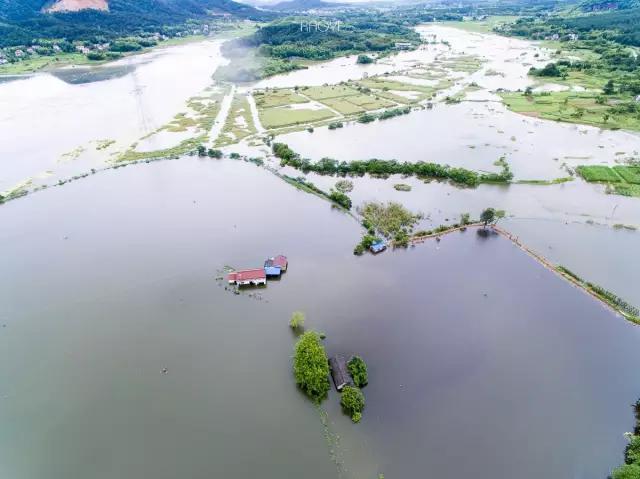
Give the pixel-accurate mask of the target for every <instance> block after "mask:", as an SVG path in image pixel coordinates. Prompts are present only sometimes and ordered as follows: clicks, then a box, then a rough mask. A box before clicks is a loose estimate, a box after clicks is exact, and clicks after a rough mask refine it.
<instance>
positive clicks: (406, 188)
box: [393, 183, 411, 191]
mask: <svg viewBox="0 0 640 479" xmlns="http://www.w3.org/2000/svg"><path fill="white" fill-rule="evenodd" d="M393 187H394V188H395V189H396V190H398V191H411V185H407V184H404V183H396V184H395V185H393Z"/></svg>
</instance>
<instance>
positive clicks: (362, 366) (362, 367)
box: [347, 356, 369, 388]
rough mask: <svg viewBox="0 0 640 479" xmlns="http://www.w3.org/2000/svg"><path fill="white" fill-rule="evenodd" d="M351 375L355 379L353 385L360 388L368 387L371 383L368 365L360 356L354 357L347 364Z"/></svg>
mask: <svg viewBox="0 0 640 479" xmlns="http://www.w3.org/2000/svg"><path fill="white" fill-rule="evenodd" d="M347 368H348V369H349V373H350V374H351V377H352V378H353V383H354V384H355V385H356V386H358V387H359V388H361V387H364V386H366V385H367V382H368V381H369V378H368V375H367V364H366V363H365V362H364V360H363V359H362V358H361V357H360V356H353V357H352V358H351V359H350V360H349V362H348V363H347Z"/></svg>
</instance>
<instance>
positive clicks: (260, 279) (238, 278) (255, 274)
mask: <svg viewBox="0 0 640 479" xmlns="http://www.w3.org/2000/svg"><path fill="white" fill-rule="evenodd" d="M227 281H228V282H229V284H237V285H238V286H250V285H254V286H258V285H261V284H267V274H266V273H265V271H264V268H257V269H245V270H240V271H234V272H233V273H229V275H227Z"/></svg>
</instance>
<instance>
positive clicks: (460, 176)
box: [272, 143, 513, 187]
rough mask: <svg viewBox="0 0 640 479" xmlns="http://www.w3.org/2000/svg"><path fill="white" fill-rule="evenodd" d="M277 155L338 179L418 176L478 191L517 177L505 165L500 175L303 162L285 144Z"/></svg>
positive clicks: (427, 166)
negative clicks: (366, 176)
mask: <svg viewBox="0 0 640 479" xmlns="http://www.w3.org/2000/svg"><path fill="white" fill-rule="evenodd" d="M272 149H273V153H274V155H275V156H276V157H277V158H280V164H281V165H282V166H291V167H293V168H296V169H298V170H300V171H302V172H304V173H307V172H314V173H317V174H320V175H331V176H333V175H338V176H364V175H365V174H367V173H368V174H369V175H371V176H375V177H381V178H387V177H389V176H390V175H404V176H416V177H418V178H421V179H435V180H449V181H451V182H453V183H455V184H457V185H463V186H470V187H475V186H478V185H479V184H480V183H509V182H510V181H511V180H512V179H513V173H511V170H510V169H509V166H508V165H507V164H506V162H505V163H503V169H502V172H500V173H482V174H480V173H477V172H475V171H472V170H468V169H466V168H452V167H450V166H448V165H439V164H437V163H425V162H422V161H418V162H416V163H409V162H403V163H399V162H397V161H395V160H378V159H371V160H364V161H351V162H346V161H342V162H338V161H337V160H334V159H331V158H323V159H322V160H320V161H318V162H315V163H313V162H311V161H310V160H308V159H303V158H301V157H300V155H299V154H298V153H296V152H294V151H293V150H292V149H291V148H289V146H288V145H286V144H284V143H274V144H273V146H272Z"/></svg>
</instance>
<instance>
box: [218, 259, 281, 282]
mask: <svg viewBox="0 0 640 479" xmlns="http://www.w3.org/2000/svg"><path fill="white" fill-rule="evenodd" d="M288 266H289V262H288V260H287V257H286V256H283V255H278V256H274V257H273V258H267V259H266V260H265V262H264V266H263V267H262V268H253V269H241V270H238V271H233V272H232V273H229V274H228V275H227V281H228V282H229V284H235V285H238V286H260V285H264V284H267V278H279V277H280V276H281V275H282V273H284V272H286V271H287V268H288Z"/></svg>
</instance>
